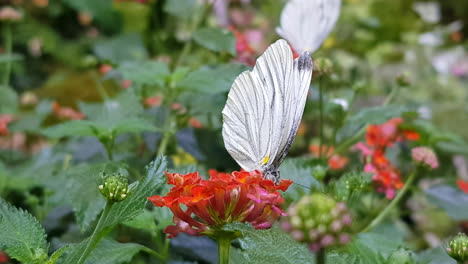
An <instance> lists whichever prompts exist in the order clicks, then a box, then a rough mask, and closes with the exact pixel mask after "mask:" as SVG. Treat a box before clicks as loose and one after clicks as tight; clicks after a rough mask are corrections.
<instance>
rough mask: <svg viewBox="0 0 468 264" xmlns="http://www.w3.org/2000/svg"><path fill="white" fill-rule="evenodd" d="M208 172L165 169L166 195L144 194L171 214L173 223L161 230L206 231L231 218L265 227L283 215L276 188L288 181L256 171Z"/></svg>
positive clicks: (281, 188)
mask: <svg viewBox="0 0 468 264" xmlns="http://www.w3.org/2000/svg"><path fill="white" fill-rule="evenodd" d="M209 174H210V179H209V180H202V179H201V178H200V176H199V175H198V172H193V173H189V174H186V175H182V174H178V173H166V176H167V182H168V184H171V185H174V187H172V189H171V190H170V191H169V193H168V194H167V195H166V196H159V195H156V196H152V197H149V198H148V200H149V201H151V202H152V203H153V204H154V205H155V206H159V207H163V206H165V207H168V208H169V209H171V211H172V213H173V214H174V224H175V225H172V226H168V227H166V229H165V230H164V232H165V233H167V234H169V237H175V236H177V235H178V234H179V233H181V232H184V233H187V234H189V235H210V234H213V233H214V232H215V231H216V230H217V229H218V228H220V227H222V226H223V225H224V224H226V223H231V222H249V223H251V224H252V225H253V226H254V227H255V228H257V229H263V228H269V227H270V226H271V225H272V223H273V222H274V221H275V220H276V219H278V217H279V216H281V215H284V213H283V211H282V210H281V209H280V208H279V205H280V204H281V203H282V202H283V201H284V200H283V198H282V197H281V195H280V193H279V192H278V191H286V190H287V189H288V187H289V185H291V183H292V181H290V180H281V181H280V184H279V185H275V184H274V183H273V182H272V181H271V180H267V179H264V178H263V177H262V174H261V173H260V172H259V171H253V172H246V171H241V172H238V171H235V172H233V173H232V174H229V173H220V172H217V171H215V170H210V171H209ZM182 207H183V208H185V209H182Z"/></svg>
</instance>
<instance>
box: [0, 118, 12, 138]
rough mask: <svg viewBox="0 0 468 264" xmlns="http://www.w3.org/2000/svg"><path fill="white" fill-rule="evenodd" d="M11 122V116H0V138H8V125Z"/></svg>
mask: <svg viewBox="0 0 468 264" xmlns="http://www.w3.org/2000/svg"><path fill="white" fill-rule="evenodd" d="M11 121H13V116H12V115H6V114H5V115H0V136H8V134H9V133H10V131H8V123H10V122H11Z"/></svg>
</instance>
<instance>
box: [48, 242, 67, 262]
mask: <svg viewBox="0 0 468 264" xmlns="http://www.w3.org/2000/svg"><path fill="white" fill-rule="evenodd" d="M69 247H70V245H67V246H64V247H61V248H59V249H57V250H56V251H54V253H52V255H51V256H50V258H49V260H48V261H47V264H55V263H57V261H58V260H59V259H60V257H62V255H63V253H65V252H66V251H67V250H68V249H69Z"/></svg>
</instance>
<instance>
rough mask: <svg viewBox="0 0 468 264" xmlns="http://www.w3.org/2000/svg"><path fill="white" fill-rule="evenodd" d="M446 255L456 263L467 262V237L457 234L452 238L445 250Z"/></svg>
mask: <svg viewBox="0 0 468 264" xmlns="http://www.w3.org/2000/svg"><path fill="white" fill-rule="evenodd" d="M447 254H449V256H450V257H452V258H453V259H455V260H456V261H460V262H464V261H467V260H468V237H467V236H466V235H465V234H462V233H460V234H458V235H457V236H456V237H454V238H453V239H452V240H451V241H450V243H449V247H448V248H447Z"/></svg>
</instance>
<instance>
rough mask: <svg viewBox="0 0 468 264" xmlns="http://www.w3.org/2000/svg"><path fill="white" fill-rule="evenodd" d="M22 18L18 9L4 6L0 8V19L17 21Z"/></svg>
mask: <svg viewBox="0 0 468 264" xmlns="http://www.w3.org/2000/svg"><path fill="white" fill-rule="evenodd" d="M21 19H23V14H21V13H20V12H19V11H18V10H16V9H14V8H12V7H9V6H5V7H2V8H1V9H0V21H10V22H17V21H20V20H21Z"/></svg>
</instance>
